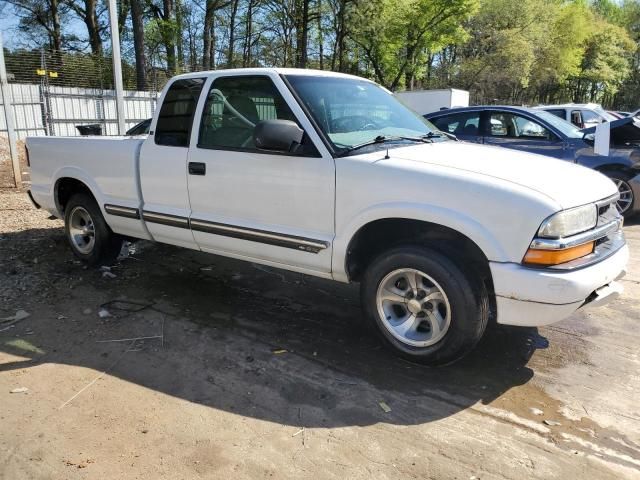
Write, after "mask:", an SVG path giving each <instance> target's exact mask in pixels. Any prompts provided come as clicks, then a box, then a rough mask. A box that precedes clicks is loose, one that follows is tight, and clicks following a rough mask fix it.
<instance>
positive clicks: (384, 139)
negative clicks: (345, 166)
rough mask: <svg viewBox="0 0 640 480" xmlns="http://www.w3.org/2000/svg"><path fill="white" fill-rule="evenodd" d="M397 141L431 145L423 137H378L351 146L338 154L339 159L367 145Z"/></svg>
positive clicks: (427, 139)
mask: <svg viewBox="0 0 640 480" xmlns="http://www.w3.org/2000/svg"><path fill="white" fill-rule="evenodd" d="M398 140H407V141H410V142H419V143H431V139H429V138H427V137H426V136H425V137H403V136H399V135H378V136H377V137H376V138H374V139H372V140H368V141H366V142H362V143H359V144H357V145H353V146H351V147H348V148H346V149H345V150H343V151H342V152H341V153H340V155H339V156H340V157H344V156H345V155H347V154H349V153H351V152H353V151H354V150H359V149H360V148H363V147H368V146H369V145H376V144H378V143H386V142H397V141H398Z"/></svg>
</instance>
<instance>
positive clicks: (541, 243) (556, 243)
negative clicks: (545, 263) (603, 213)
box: [530, 218, 622, 250]
mask: <svg viewBox="0 0 640 480" xmlns="http://www.w3.org/2000/svg"><path fill="white" fill-rule="evenodd" d="M621 228H622V219H619V218H618V219H616V220H614V221H613V222H609V223H607V224H605V225H602V226H600V227H596V228H594V229H592V230H588V231H586V232H583V233H579V234H577V235H572V236H571V237H567V238H559V239H550V238H534V239H533V240H532V241H531V245H530V248H535V249H537V250H564V249H565V248H571V247H577V246H578V245H583V244H585V243H589V242H594V241H596V240H598V239H600V238H602V237H606V236H607V235H609V234H611V233H613V232H616V231H618V230H620V229H621Z"/></svg>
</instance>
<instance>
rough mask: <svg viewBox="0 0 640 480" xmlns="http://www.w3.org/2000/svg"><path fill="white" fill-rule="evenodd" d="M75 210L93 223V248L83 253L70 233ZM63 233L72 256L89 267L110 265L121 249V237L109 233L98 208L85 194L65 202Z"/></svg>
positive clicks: (77, 194)
mask: <svg viewBox="0 0 640 480" xmlns="http://www.w3.org/2000/svg"><path fill="white" fill-rule="evenodd" d="M77 209H84V210H85V211H86V212H87V213H88V214H89V216H90V218H91V220H92V223H93V231H94V235H93V237H94V242H93V246H92V247H91V248H90V250H89V251H85V252H83V251H81V250H80V249H79V247H78V246H77V245H76V243H74V240H73V239H72V236H71V233H70V228H71V217H72V215H73V213H74V211H76V210H77ZM64 231H65V235H66V237H67V241H68V242H69V245H70V246H71V250H72V251H73V254H74V255H75V256H76V257H78V258H79V259H80V260H82V261H83V262H85V263H86V264H88V265H91V266H98V265H111V264H112V263H113V262H114V261H115V259H116V258H117V257H118V254H119V253H120V250H121V248H122V237H121V236H120V235H117V234H115V233H113V232H112V231H111V229H110V228H109V226H108V225H107V222H105V220H104V217H103V216H102V212H101V211H100V207H98V204H97V203H96V201H95V200H94V198H93V197H92V196H91V195H89V194H87V193H76V194H74V195H73V196H72V197H71V198H70V199H69V201H68V202H67V205H66V207H65V211H64Z"/></svg>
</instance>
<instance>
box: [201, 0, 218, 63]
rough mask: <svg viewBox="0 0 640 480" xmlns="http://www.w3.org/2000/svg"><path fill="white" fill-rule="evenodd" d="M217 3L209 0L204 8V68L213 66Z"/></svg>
mask: <svg viewBox="0 0 640 480" xmlns="http://www.w3.org/2000/svg"><path fill="white" fill-rule="evenodd" d="M215 4H216V2H215V0H207V3H206V5H205V10H204V25H203V30H204V32H203V34H202V68H203V69H204V70H209V69H211V68H212V65H211V64H212V62H211V60H212V58H213V51H212V50H213V37H214V35H215V33H214V31H213V20H214V16H215V13H216V10H215Z"/></svg>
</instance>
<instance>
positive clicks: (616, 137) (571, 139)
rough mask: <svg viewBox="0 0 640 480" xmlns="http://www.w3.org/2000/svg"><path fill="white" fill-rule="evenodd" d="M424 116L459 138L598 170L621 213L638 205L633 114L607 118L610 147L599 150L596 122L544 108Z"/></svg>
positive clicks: (638, 133) (639, 146)
mask: <svg viewBox="0 0 640 480" xmlns="http://www.w3.org/2000/svg"><path fill="white" fill-rule="evenodd" d="M425 117H426V118H427V119H428V120H430V121H431V122H433V123H434V124H435V125H436V127H438V128H439V129H440V130H442V131H444V132H448V133H452V134H454V135H456V136H457V137H458V138H459V139H461V140H466V141H470V142H475V143H482V144H485V145H497V146H500V147H506V148H511V149H514V150H522V151H525V152H531V153H539V154H542V155H547V156H549V157H555V158H559V159H561V160H567V161H569V162H572V163H577V164H579V165H583V166H585V167H589V168H593V169H595V170H598V171H599V172H602V173H604V174H605V175H606V176H608V177H609V178H610V179H611V180H613V182H614V183H615V184H616V186H617V187H618V192H619V194H620V198H619V199H618V203H617V205H618V210H619V211H620V212H621V213H622V214H623V215H625V216H629V215H632V214H635V213H637V212H638V211H640V124H638V123H637V121H635V122H634V119H633V118H625V119H622V120H616V121H614V122H612V123H611V129H612V130H611V144H612V148H611V150H610V151H609V155H608V156H603V155H597V154H596V153H595V152H594V146H593V133H594V130H595V127H592V130H579V129H578V128H576V127H575V126H574V125H572V124H570V123H569V122H565V121H564V120H561V119H559V118H558V117H557V116H555V115H553V114H551V113H550V112H546V111H544V110H538V109H531V108H524V107H509V106H494V105H491V106H476V107H468V108H457V109H451V110H446V111H441V112H435V113H430V114H427V115H425ZM629 124H631V125H630V126H629ZM625 126H626V127H625Z"/></svg>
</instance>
